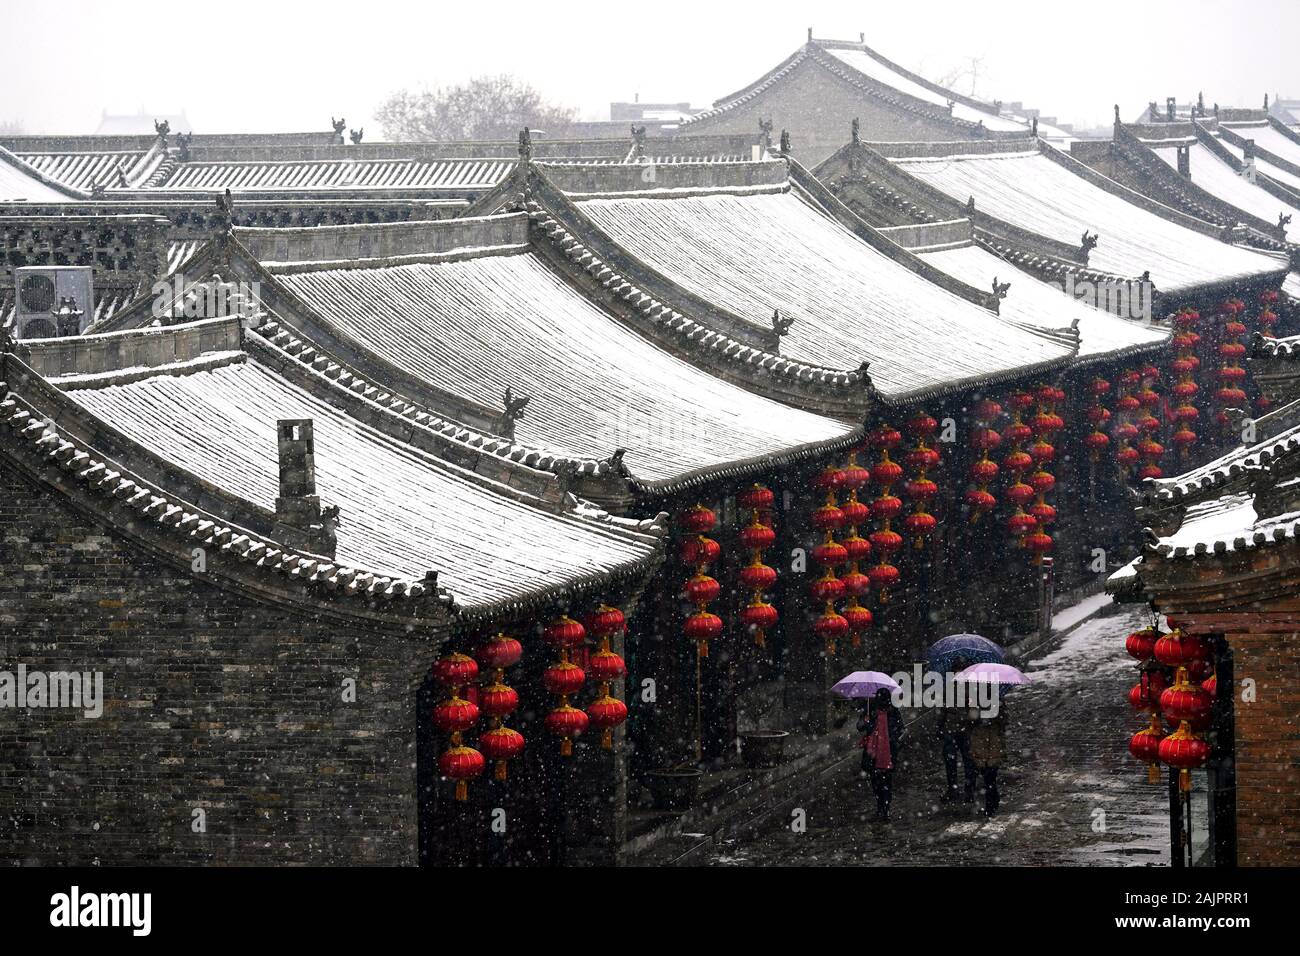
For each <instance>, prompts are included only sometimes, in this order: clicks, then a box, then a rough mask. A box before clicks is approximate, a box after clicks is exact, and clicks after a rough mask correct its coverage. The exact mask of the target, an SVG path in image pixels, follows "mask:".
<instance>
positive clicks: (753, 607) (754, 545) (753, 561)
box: [736, 484, 780, 647]
mask: <svg viewBox="0 0 1300 956" xmlns="http://www.w3.org/2000/svg"><path fill="white" fill-rule="evenodd" d="M775 500H776V496H775V495H773V493H772V490H771V489H770V488H767V487H764V486H763V485H760V484H754V485H751V486H750V487H749V488H746V489H745V490H744V491H742V492H740V493H739V494H737V495H736V503H737V504H738V505H740V506H741V507H742V508H748V509H750V521H749V524H748V525H746V526H745V527H744V528H742V529H741V531H740V543H741V544H742V545H743V546H744V547H745V548H746V549H747V550H748V551H749V564H747V565H745V567H743V568H741V569H740V583H741V584H743V585H744V586H745V587H747V588H749V591H750V598H749V603H748V604H747V605H745V607H744V608H743V609H741V612H740V620H741V623H742V624H744V625H745V627H747V628H748V629H749V630H750V631H751V632H752V633H753V635H754V643H755V644H756V645H757V646H758V647H766V646H767V632H768V631H769V630H771V629H772V628H774V627H776V623H777V621H778V620H779V619H780V615H779V614H778V612H777V610H776V608H775V607H773V606H772V605H771V604H769V603H767V601H766V600H764V593H765V592H767V591H770V590H771V589H772V587H773V586H774V585H775V584H776V579H777V573H776V568H773V567H771V566H769V565H766V564H764V563H763V552H765V551H767V550H768V549H769V548H771V547H772V546H773V545H774V544H776V531H775V529H773V527H772V524H771V519H770V515H771V513H772V507H773V504H774V503H775ZM765 518H766V520H765Z"/></svg>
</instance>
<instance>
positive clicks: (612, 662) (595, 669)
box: [585, 604, 627, 750]
mask: <svg viewBox="0 0 1300 956" xmlns="http://www.w3.org/2000/svg"><path fill="white" fill-rule="evenodd" d="M626 626H627V621H626V618H625V617H624V616H623V612H622V611H620V610H619V609H618V608H616V607H610V606H609V605H608V604H602V605H601V606H600V607H598V608H596V610H595V612H593V613H592V614H591V615H590V616H589V617H587V619H586V624H585V627H586V631H587V633H588V634H590V635H591V636H592V637H594V638H595V639H596V640H598V641H600V646H599V648H598V649H597V650H596V653H594V654H592V655H591V657H590V658H589V659H588V660H587V672H588V673H589V674H590V675H591V679H592V680H594V681H596V684H597V688H596V696H595V697H594V698H593V699H592V701H591V703H590V704H588V705H587V719H588V722H589V723H590V725H591V726H592V727H594V728H595V729H596V730H599V731H600V745H601V746H602V747H603V748H604V749H606V750H610V749H612V748H613V746H614V728H616V727H618V726H620V725H621V724H622V723H623V722H624V721H626V720H627V704H625V703H623V701H621V700H619V699H618V698H617V697H614V696H613V695H612V694H611V693H610V685H611V684H612V683H613V682H614V681H616V680H618V679H619V678H620V677H622V676H623V675H624V674H626V673H627V665H626V664H625V663H624V662H623V658H622V657H620V656H619V655H618V654H615V653H614V651H613V650H611V649H610V641H611V640H612V639H613V638H614V636H615V635H617V634H621V633H622V632H623V630H624V628H625V627H626Z"/></svg>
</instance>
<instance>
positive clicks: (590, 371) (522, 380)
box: [277, 227, 855, 483]
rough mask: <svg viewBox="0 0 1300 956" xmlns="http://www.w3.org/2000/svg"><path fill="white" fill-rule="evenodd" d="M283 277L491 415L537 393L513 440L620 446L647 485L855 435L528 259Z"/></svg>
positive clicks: (559, 447) (355, 335)
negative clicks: (693, 356)
mask: <svg viewBox="0 0 1300 956" xmlns="http://www.w3.org/2000/svg"><path fill="white" fill-rule="evenodd" d="M375 228H376V229H382V228H383V227H375ZM277 280H278V281H279V282H281V283H283V284H284V285H285V286H286V287H288V288H289V289H290V290H291V291H292V292H293V293H294V294H295V295H297V296H298V297H299V298H300V299H301V300H302V301H303V302H304V303H306V304H307V305H308V306H310V307H311V309H312V310H313V311H314V312H315V313H316V314H317V315H318V316H320V317H321V318H322V319H323V320H324V321H325V322H326V323H327V324H328V327H330V328H331V329H332V330H334V331H336V332H338V333H341V334H343V335H344V336H345V337H346V338H348V339H350V340H351V341H353V342H355V343H357V344H359V345H360V346H362V347H363V348H365V349H367V350H369V351H370V352H372V353H374V354H377V355H378V356H380V357H381V358H382V359H384V360H385V361H386V362H389V363H391V364H393V365H395V366H396V367H397V368H399V369H400V370H402V371H403V372H406V373H407V374H410V375H412V376H413V377H415V378H417V379H420V380H423V381H425V382H428V383H430V384H432V385H434V386H435V387H437V388H439V389H443V390H447V391H451V392H453V393H455V394H457V395H458V396H460V397H462V398H465V399H468V400H469V401H471V402H475V403H477V404H478V405H480V406H484V407H488V408H495V407H500V406H501V402H502V394H503V393H504V391H505V390H506V388H510V389H511V390H512V392H513V393H514V394H515V395H529V396H531V400H530V402H529V404H528V406H527V408H526V409H525V411H524V414H523V416H522V418H520V419H519V421H518V422H517V423H516V426H515V428H516V430H515V436H516V439H517V440H518V441H519V442H521V443H523V444H525V445H529V446H534V447H541V448H546V449H548V450H552V451H554V452H558V453H560V454H562V455H567V456H572V457H576V458H594V459H598V460H599V459H606V458H609V456H610V455H611V454H613V452H614V451H615V450H616V449H618V448H626V449H627V453H626V455H625V457H624V459H623V462H624V464H625V465H626V467H627V468H628V470H629V471H630V472H631V474H632V476H633V477H634V478H636V479H637V480H639V481H642V482H646V483H654V482H669V483H671V482H677V481H681V480H683V479H685V478H687V477H689V476H693V475H696V474H701V473H710V472H712V473H722V474H725V473H727V470H728V469H734V468H735V467H736V466H737V465H739V464H744V463H747V462H754V463H756V464H759V463H762V462H763V461H765V460H768V459H770V458H772V457H776V456H785V455H789V454H792V453H795V452H799V451H802V450H805V449H806V450H809V451H810V450H811V449H812V448H814V447H816V446H819V445H824V444H826V443H828V442H836V441H841V440H847V439H848V438H850V437H851V436H852V435H853V434H854V431H855V429H854V426H851V425H847V424H844V423H842V422H837V421H832V420H830V419H827V418H822V417H820V416H817V415H813V414H810V413H808V412H803V411H799V410H796V409H794V408H790V407H787V406H785V405H781V404H778V403H776V402H774V401H771V400H769V399H766V398H763V397H761V396H758V395H755V394H753V393H752V392H749V391H747V390H745V389H743V388H740V387H739V386H736V385H732V384H730V383H728V382H725V381H723V380H721V379H719V378H716V377H715V376H713V375H710V374H708V373H707V372H704V371H702V370H700V369H698V368H696V367H695V366H693V365H691V364H689V363H687V362H685V361H683V360H682V359H679V358H677V357H676V356H673V355H670V354H669V353H667V352H665V351H664V350H662V349H661V348H659V347H658V346H656V345H655V344H653V343H652V342H650V341H649V340H647V339H645V338H643V337H642V336H641V335H639V334H637V333H636V332H633V331H632V330H631V329H629V328H627V327H626V326H624V325H623V324H622V323H621V322H620V321H619V320H617V319H615V318H613V317H612V316H610V315H608V314H607V313H605V312H604V311H602V310H601V309H600V308H598V307H597V306H596V305H594V304H593V303H592V302H590V301H589V300H588V299H586V298H584V297H583V296H581V295H580V294H579V293H578V292H577V291H576V290H575V289H573V287H572V286H570V285H568V284H567V283H566V282H564V281H563V280H561V279H560V278H559V277H558V276H556V275H555V273H554V272H552V271H551V270H550V269H549V268H548V267H547V266H546V265H545V264H544V263H543V262H542V261H541V260H540V259H539V258H538V257H537V256H536V255H535V254H533V253H523V254H514V255H483V256H479V257H474V258H462V259H458V260H455V261H441V262H424V263H411V264H403V265H376V266H374V267H355V268H328V269H320V270H310V271H303V270H301V269H299V268H295V269H294V271H293V272H292V273H285V274H280V275H278V276H277Z"/></svg>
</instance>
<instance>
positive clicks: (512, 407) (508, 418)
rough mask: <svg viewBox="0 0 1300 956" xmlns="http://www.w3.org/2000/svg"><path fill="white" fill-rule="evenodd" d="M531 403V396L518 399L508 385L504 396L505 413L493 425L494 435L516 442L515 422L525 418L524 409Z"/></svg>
mask: <svg viewBox="0 0 1300 956" xmlns="http://www.w3.org/2000/svg"><path fill="white" fill-rule="evenodd" d="M530 401H532V396H531V395H520V396H519V397H518V398H516V397H515V394H514V392H513V391H512V390H511V388H510V386H509V385H507V386H506V390H505V394H504V395H503V396H502V404H503V405H504V406H505V411H504V412H502V413H501V416H500V417H499V418H498V419H497V420H496V421H495V422H493V423H492V433H493V434H495V435H498V436H500V437H501V438H505V439H509V440H510V441H514V438H515V422H517V421H519V419H521V418H523V417H524V408H525V406H527V405H528V403H529V402H530Z"/></svg>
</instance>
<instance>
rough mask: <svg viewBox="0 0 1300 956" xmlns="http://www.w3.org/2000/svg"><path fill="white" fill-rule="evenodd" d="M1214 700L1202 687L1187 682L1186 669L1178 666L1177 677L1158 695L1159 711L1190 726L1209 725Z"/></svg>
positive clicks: (1168, 717) (1200, 726) (1169, 718)
mask: <svg viewBox="0 0 1300 956" xmlns="http://www.w3.org/2000/svg"><path fill="white" fill-rule="evenodd" d="M1213 705H1214V701H1213V700H1211V699H1210V695H1209V694H1207V693H1206V692H1205V689H1204V688H1203V687H1200V686H1198V685H1196V684H1192V683H1189V682H1188V680H1187V669H1186V668H1184V667H1180V668H1178V677H1177V679H1176V681H1175V683H1174V686H1172V687H1169V688H1166V689H1165V691H1164V692H1163V693H1161V695H1160V712H1161V713H1162V714H1163V715H1164V716H1165V717H1166V718H1167V719H1168V720H1172V721H1175V722H1181V721H1184V720H1185V721H1187V722H1188V723H1189V724H1191V725H1192V727H1193V728H1194V729H1195V728H1201V729H1203V728H1205V727H1208V726H1209V725H1210V709H1211V707H1212V706H1213Z"/></svg>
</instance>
